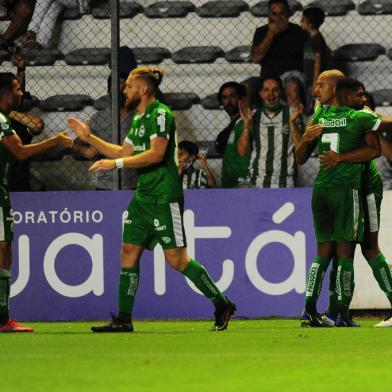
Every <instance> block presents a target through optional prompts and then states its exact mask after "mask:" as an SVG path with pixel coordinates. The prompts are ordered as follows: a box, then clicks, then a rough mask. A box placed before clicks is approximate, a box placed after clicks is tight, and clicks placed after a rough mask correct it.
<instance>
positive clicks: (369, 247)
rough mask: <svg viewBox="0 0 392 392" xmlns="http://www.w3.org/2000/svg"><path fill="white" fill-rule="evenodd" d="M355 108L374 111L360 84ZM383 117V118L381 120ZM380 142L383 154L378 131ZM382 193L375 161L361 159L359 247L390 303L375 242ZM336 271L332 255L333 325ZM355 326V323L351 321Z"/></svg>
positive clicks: (385, 147) (331, 160)
mask: <svg viewBox="0 0 392 392" xmlns="http://www.w3.org/2000/svg"><path fill="white" fill-rule="evenodd" d="M350 106H351V107H352V108H353V109H356V110H363V109H364V108H365V106H366V108H365V110H367V109H370V110H371V111H374V109H375V107H374V105H371V103H370V104H369V101H368V99H367V96H366V93H365V90H364V86H363V85H362V86H360V87H359V88H358V89H357V93H356V95H355V96H354V101H353V102H352V104H351V105H350ZM384 121H385V120H384ZM379 138H380V142H381V150H382V153H383V154H388V152H390V151H392V145H391V144H390V143H389V142H388V141H387V140H385V139H384V137H383V136H382V135H380V134H379ZM337 158H338V157H337V156H336V155H335V154H333V153H330V152H329V153H328V156H324V158H323V159H322V160H323V162H324V165H326V167H333V166H335V165H337V164H338V162H337ZM382 197H383V183H382V179H381V176H380V173H379V172H378V169H377V165H376V161H375V160H372V161H369V162H365V163H364V168H363V179H362V202H363V207H364V222H365V226H364V237H363V241H362V242H361V244H360V245H361V251H362V254H363V256H364V258H365V259H366V260H367V262H368V263H369V266H370V268H371V269H372V272H373V275H374V277H375V279H376V281H377V283H378V285H379V287H380V288H381V290H383V291H384V293H385V295H386V297H387V298H388V300H389V302H390V304H391V307H392V275H391V271H390V268H389V266H388V264H387V262H386V259H385V256H384V254H383V253H382V251H381V250H380V247H379V244H378V232H379V228H380V210H381V201H382ZM336 272H337V260H336V259H334V260H333V262H332V269H331V273H330V293H329V295H330V297H329V307H328V310H327V311H326V315H327V316H328V317H329V318H332V319H337V322H336V325H337V326H339V325H340V318H339V317H338V305H337V296H338V293H337V290H336V284H335V283H336ZM353 325H354V326H355V325H356V323H353ZM375 326H377V327H392V313H390V314H389V315H388V316H387V317H386V318H385V320H383V321H381V322H380V323H378V324H376V325H375Z"/></svg>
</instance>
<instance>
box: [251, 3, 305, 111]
mask: <svg viewBox="0 0 392 392" xmlns="http://www.w3.org/2000/svg"><path fill="white" fill-rule="evenodd" d="M289 18H290V8H289V4H288V2H287V0H269V2H268V24H267V25H264V26H261V27H258V28H257V29H256V31H255V34H254V36H253V43H252V50H251V58H252V61H253V62H254V63H255V64H260V66H261V74H260V77H258V78H257V77H252V78H250V79H248V80H246V81H245V83H246V86H247V90H248V98H249V99H250V100H251V102H252V104H253V105H256V106H257V105H260V104H261V102H260V100H259V97H258V92H259V91H260V87H261V79H263V78H265V77H266V76H271V75H276V76H280V77H281V78H282V80H283V81H285V80H286V79H288V78H290V77H297V78H298V79H300V80H301V82H302V83H304V81H305V80H304V75H303V73H302V70H303V69H302V59H303V50H304V44H305V41H306V39H307V34H306V33H305V32H304V31H303V30H302V29H301V28H300V27H299V26H298V25H296V24H294V23H290V21H289Z"/></svg>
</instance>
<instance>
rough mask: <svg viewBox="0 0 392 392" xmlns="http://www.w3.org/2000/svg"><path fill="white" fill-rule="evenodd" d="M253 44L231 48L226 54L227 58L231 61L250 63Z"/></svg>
mask: <svg viewBox="0 0 392 392" xmlns="http://www.w3.org/2000/svg"><path fill="white" fill-rule="evenodd" d="M250 51H251V46H238V47H237V48H234V49H231V50H229V51H228V52H226V54H225V58H226V60H227V61H228V62H229V63H250V62H251V59H250Z"/></svg>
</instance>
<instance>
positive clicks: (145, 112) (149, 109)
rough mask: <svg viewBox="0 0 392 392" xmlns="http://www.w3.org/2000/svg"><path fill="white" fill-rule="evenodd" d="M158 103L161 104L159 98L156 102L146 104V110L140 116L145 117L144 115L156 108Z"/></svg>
mask: <svg viewBox="0 0 392 392" xmlns="http://www.w3.org/2000/svg"><path fill="white" fill-rule="evenodd" d="M158 104H159V101H158V100H157V99H155V101H154V102H151V103H149V104H148V105H147V106H146V110H145V111H144V113H143V114H141V115H140V118H142V117H144V115H146V114H148V113H150V112H151V111H152V110H153V109H154V108H155V106H157V105H158Z"/></svg>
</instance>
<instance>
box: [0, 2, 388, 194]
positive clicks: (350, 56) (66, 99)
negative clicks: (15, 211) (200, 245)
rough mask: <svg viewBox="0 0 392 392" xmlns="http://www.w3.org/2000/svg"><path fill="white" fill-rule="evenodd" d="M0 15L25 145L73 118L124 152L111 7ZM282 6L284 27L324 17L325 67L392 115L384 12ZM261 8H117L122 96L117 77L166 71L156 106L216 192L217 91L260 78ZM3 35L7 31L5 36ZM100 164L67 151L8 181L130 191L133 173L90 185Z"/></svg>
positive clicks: (44, 8)
mask: <svg viewBox="0 0 392 392" xmlns="http://www.w3.org/2000/svg"><path fill="white" fill-rule="evenodd" d="M3 3H5V5H4V6H3V8H2V12H1V15H2V17H1V21H0V29H1V31H2V34H3V35H2V38H0V44H1V48H2V49H1V50H0V59H1V60H2V70H3V71H5V72H14V73H16V72H17V69H18V68H19V74H21V75H22V76H24V78H25V91H26V93H25V97H24V103H23V107H22V108H21V110H20V111H21V112H24V113H27V114H28V115H30V116H32V118H34V119H35V120H36V121H38V123H35V125H37V124H38V125H39V126H37V127H35V128H34V129H35V130H34V129H33V131H32V132H31V130H30V132H29V135H30V136H28V137H26V139H25V141H24V142H26V143H28V142H31V141H38V140H40V139H41V138H44V137H47V136H51V135H53V134H55V133H57V132H58V131H61V130H64V129H67V125H66V119H67V118H68V117H70V116H74V117H77V118H81V119H85V120H88V121H89V122H90V124H91V127H92V129H93V130H94V132H96V133H97V134H98V135H100V136H101V137H103V138H105V139H107V140H114V139H116V138H118V142H119V143H122V140H121V139H123V138H124V136H125V135H126V131H127V129H128V128H129V124H130V118H131V116H132V113H128V112H127V111H125V110H121V111H120V123H121V130H122V132H121V135H119V137H117V130H112V129H111V116H112V111H111V99H110V91H111V86H110V80H108V78H109V76H110V75H111V70H110V56H111V51H112V42H111V31H112V30H111V19H110V16H111V15H110V2H108V1H102V0H101V1H99V0H90V1H83V0H80V1H78V0H45V1H37V2H36V3H35V2H34V1H31V0H16V1H9V2H7V1H5V2H3ZM289 3H290V7H291V11H292V15H291V18H290V22H292V23H295V24H299V23H300V21H301V16H302V10H303V9H304V8H305V7H306V6H309V5H316V6H320V7H321V8H323V10H324V11H325V13H326V15H327V16H326V19H325V22H324V23H323V24H322V26H321V28H320V31H321V32H322V35H323V36H324V38H325V41H326V43H327V45H328V47H329V48H330V49H331V51H332V53H333V58H334V66H335V67H338V68H341V69H342V70H344V71H345V72H346V74H347V75H349V76H351V77H354V78H358V79H359V80H361V81H362V82H363V83H364V84H365V86H366V89H367V91H369V92H371V93H373V96H374V99H375V103H376V106H377V110H378V111H379V112H382V113H387V114H390V113H391V112H392V110H391V108H392V72H391V61H392V60H391V59H392V43H391V42H390V40H389V37H390V36H391V33H392V25H391V24H390V23H389V21H390V15H388V14H390V13H391V9H390V8H391V5H390V3H389V2H380V1H379V0H377V1H372V0H370V1H355V2H354V1H351V0H345V1H327V0H323V1H313V2H311V1H308V0H302V1H300V2H299V1H289ZM384 3H385V4H384ZM267 4H268V1H261V2H260V1H252V0H248V1H242V0H230V1H205V0H193V1H165V2H156V1H149V0H144V1H143V2H140V3H138V2H124V3H122V2H121V3H120V18H119V19H118V20H117V23H118V24H119V31H120V46H121V49H120V50H119V68H118V74H119V76H120V86H122V85H123V83H124V76H125V75H126V74H127V73H128V72H129V71H130V70H131V69H132V68H134V67H135V66H137V65H141V64H145V65H159V66H161V67H163V68H164V70H165V76H164V79H163V82H162V84H161V86H160V90H161V91H160V93H159V99H160V100H163V101H164V102H165V103H166V104H168V105H169V106H171V107H172V109H173V110H174V114H175V118H176V122H177V132H178V140H179V141H184V140H186V141H190V142H194V143H196V144H197V145H198V147H199V148H201V149H202V150H203V151H204V152H205V153H206V157H207V162H206V163H207V165H208V168H210V169H211V172H212V174H213V176H214V178H215V180H216V186H221V183H222V155H221V154H220V153H219V151H217V150H216V149H215V142H216V139H217V137H218V135H219V134H220V133H221V132H222V130H224V128H226V127H227V126H228V125H229V123H230V117H229V115H228V114H227V113H226V112H225V111H224V110H223V109H222V105H221V102H219V101H218V99H217V94H218V91H219V89H220V87H221V86H222V85H223V84H224V83H226V82H229V81H235V82H243V81H244V80H247V79H249V78H250V77H254V76H259V75H260V65H258V64H254V63H252V55H251V45H252V40H253V36H254V33H255V31H256V29H257V28H258V27H260V26H263V25H265V24H267V23H268V20H267V12H268V7H267ZM34 5H35V7H34ZM15 15H16V16H15ZM12 24H14V28H10V26H11V27H12ZM15 24H16V26H15ZM24 67H25V68H26V69H25V70H24ZM120 88H121V87H120ZM116 89H117V86H115V89H114V90H116ZM114 93H115V94H119V100H120V107H121V105H122V104H123V99H122V96H121V95H120V92H119V91H117V92H116V91H115V92H114ZM295 105H296V104H295ZM295 105H294V104H293V106H295ZM37 119H40V120H42V122H41V123H40V122H39V120H37ZM307 119H308V114H304V118H303V123H304V124H305V123H306V122H307ZM73 137H74V135H73ZM113 138H114V139H113ZM265 145H266V144H263V143H261V148H266V147H265ZM98 158H99V154H98V153H97V152H96V151H94V149H93V148H92V147H90V146H88V145H86V144H85V143H82V142H80V141H78V140H76V141H75V143H74V148H73V149H72V151H71V150H61V149H54V150H52V151H50V152H49V153H48V154H45V155H44V156H40V157H37V158H35V159H34V160H32V161H31V162H30V163H29V164H28V165H27V166H26V165H22V167H19V168H17V169H16V171H14V173H13V176H15V177H24V178H26V173H27V176H28V184H27V185H26V184H24V185H23V189H18V187H22V185H20V184H19V185H18V184H16V185H15V188H14V189H15V190H27V189H30V190H89V189H132V188H134V186H135V181H136V180H135V175H134V173H133V172H128V173H127V172H124V173H122V176H121V181H120V180H119V179H118V178H117V176H113V175H112V174H111V173H110V174H105V175H100V176H99V177H98V178H97V177H96V175H95V174H91V173H89V172H88V171H87V168H88V167H89V166H90V165H91V161H93V160H95V159H98ZM199 163H200V164H201V166H203V165H204V164H205V162H199ZM197 164H198V162H196V165H197ZM378 164H379V168H380V170H381V172H382V175H383V177H384V181H385V182H384V183H385V188H390V187H392V181H391V179H392V163H391V162H390V161H388V160H387V159H386V158H383V157H381V158H379V160H378ZM317 167H318V158H317V156H315V155H314V156H313V157H311V158H310V160H309V162H308V163H307V164H306V165H305V166H303V167H301V168H299V171H298V173H297V175H296V181H295V184H296V185H297V186H310V185H311V184H312V180H313V179H314V177H315V174H316V171H317ZM18 170H20V172H18Z"/></svg>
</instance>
